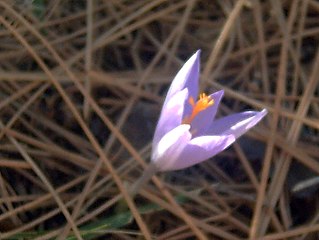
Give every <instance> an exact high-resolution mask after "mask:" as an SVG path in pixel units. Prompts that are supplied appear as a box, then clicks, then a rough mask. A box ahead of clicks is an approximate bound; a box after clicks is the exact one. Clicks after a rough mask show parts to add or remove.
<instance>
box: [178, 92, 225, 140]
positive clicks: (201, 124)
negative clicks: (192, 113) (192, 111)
mask: <svg viewBox="0 0 319 240" xmlns="http://www.w3.org/2000/svg"><path fill="white" fill-rule="evenodd" d="M223 94H224V91H223V90H221V91H218V92H215V93H213V94H211V95H210V97H211V98H212V99H214V104H213V105H212V106H210V107H208V108H206V109H205V110H204V111H202V112H200V113H198V115H197V116H196V117H195V118H194V120H193V121H192V124H191V126H192V128H191V131H192V132H194V134H193V137H196V136H201V135H203V134H205V135H207V134H206V132H207V130H208V129H209V128H210V127H211V125H212V123H213V121H214V118H215V116H216V113H217V110H218V106H219V103H220V101H221V99H222V97H223ZM184 117H185V116H184Z"/></svg>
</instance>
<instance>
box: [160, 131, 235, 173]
mask: <svg viewBox="0 0 319 240" xmlns="http://www.w3.org/2000/svg"><path fill="white" fill-rule="evenodd" d="M234 141H235V137H234V136H232V135H228V136H201V137H197V138H193V139H192V140H191V141H190V142H189V143H188V144H187V146H185V147H184V148H183V151H182V152H181V153H180V154H179V156H178V158H175V160H174V161H171V162H170V164H169V165H166V166H165V167H166V168H162V169H161V170H162V171H171V170H180V169H183V168H187V167H190V166H193V165H195V164H197V163H200V162H203V161H205V160H207V159H208V158H210V157H213V156H214V155H216V154H218V153H219V152H221V151H223V150H224V149H225V148H227V147H228V146H229V145H231V144H232V143H233V142H234Z"/></svg>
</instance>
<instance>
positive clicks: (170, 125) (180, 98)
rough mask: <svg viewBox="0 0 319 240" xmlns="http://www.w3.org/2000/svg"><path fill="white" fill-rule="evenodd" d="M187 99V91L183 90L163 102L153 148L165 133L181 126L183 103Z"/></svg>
mask: <svg viewBox="0 0 319 240" xmlns="http://www.w3.org/2000/svg"><path fill="white" fill-rule="evenodd" d="M187 98H188V89H187V88H185V89H184V90H182V91H179V92H177V93H176V94H175V95H173V96H171V98H170V99H167V101H165V103H164V105H163V108H162V111H161V115H160V117H159V120H158V123H157V126H156V129H155V133H154V138H153V146H154V145H156V144H157V143H158V142H159V141H160V139H161V138H162V137H163V136H164V135H165V134H166V133H167V132H169V131H170V130H172V129H174V128H175V127H177V126H179V125H180V124H181V122H182V117H183V111H184V102H185V99H187Z"/></svg>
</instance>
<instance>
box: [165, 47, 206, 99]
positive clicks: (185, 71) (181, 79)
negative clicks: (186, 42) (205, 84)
mask: <svg viewBox="0 0 319 240" xmlns="http://www.w3.org/2000/svg"><path fill="white" fill-rule="evenodd" d="M199 58H200V50H198V51H197V52H196V53H195V54H194V55H193V56H192V57H191V58H190V59H188V60H187V62H186V63H185V64H184V65H183V67H182V68H181V69H180V70H179V72H178V73H177V74H176V76H175V78H174V80H173V82H172V84H171V86H170V88H169V90H168V93H167V96H166V100H165V102H166V101H167V100H168V99H170V98H171V97H172V96H173V95H175V94H176V93H177V92H178V91H181V90H183V89H184V88H188V91H189V95H190V96H192V97H194V98H196V97H197V94H198V77H199V60H200V59H199Z"/></svg>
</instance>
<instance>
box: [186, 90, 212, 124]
mask: <svg viewBox="0 0 319 240" xmlns="http://www.w3.org/2000/svg"><path fill="white" fill-rule="evenodd" d="M188 102H189V104H190V105H191V106H192V108H193V110H192V113H191V115H190V116H189V117H186V118H185V119H184V120H183V123H184V124H190V123H191V122H192V121H193V120H194V118H195V117H196V115H197V114H198V113H199V112H201V111H203V110H205V109H206V108H208V107H209V106H212V105H213V104H214V99H212V98H211V97H210V96H207V95H206V94H205V93H201V94H199V99H198V101H197V102H196V103H195V101H194V99H193V97H189V99H188Z"/></svg>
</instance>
